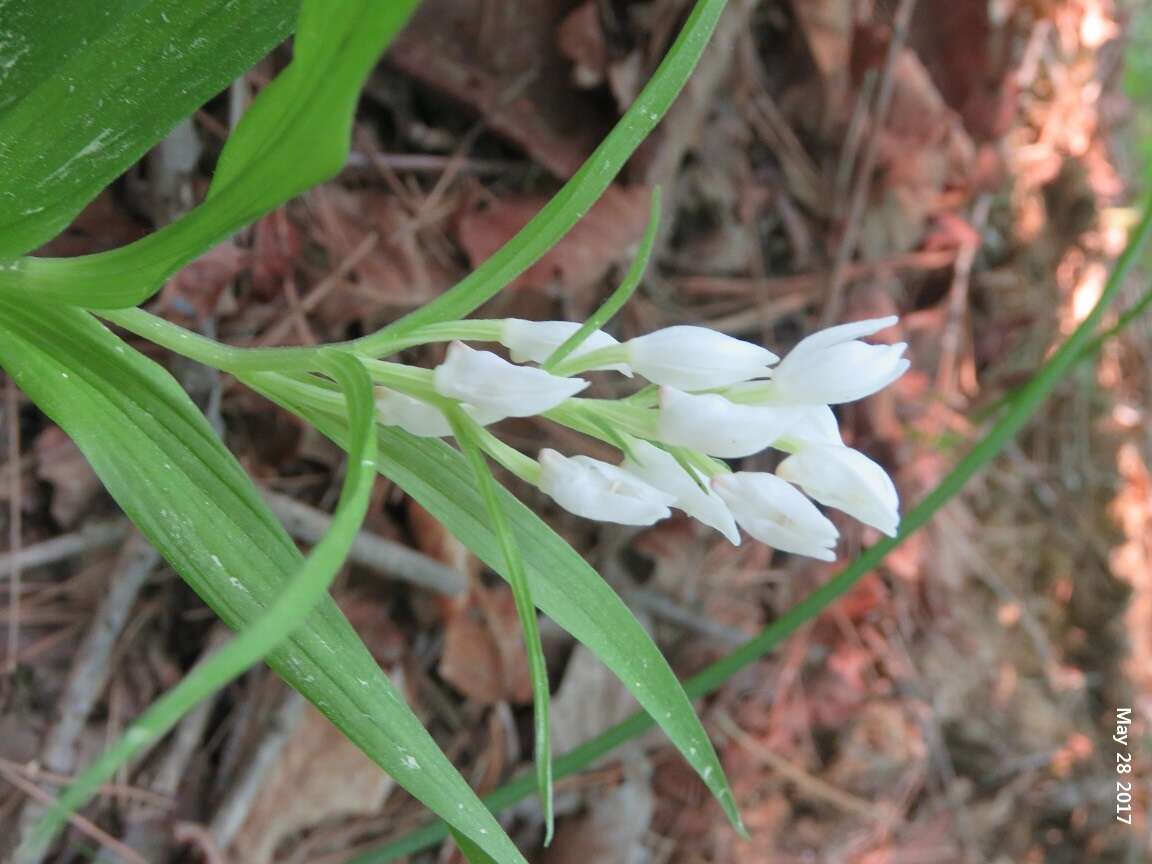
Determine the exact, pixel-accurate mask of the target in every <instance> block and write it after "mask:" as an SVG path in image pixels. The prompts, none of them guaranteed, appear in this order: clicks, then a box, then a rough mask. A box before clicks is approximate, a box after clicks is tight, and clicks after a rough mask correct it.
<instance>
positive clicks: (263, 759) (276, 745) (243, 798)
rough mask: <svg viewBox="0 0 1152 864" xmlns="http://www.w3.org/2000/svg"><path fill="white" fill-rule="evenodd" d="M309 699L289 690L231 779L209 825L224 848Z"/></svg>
mask: <svg viewBox="0 0 1152 864" xmlns="http://www.w3.org/2000/svg"><path fill="white" fill-rule="evenodd" d="M306 704H307V703H306V702H305V700H304V697H303V696H301V695H300V694H299V693H297V692H295V691H289V692H288V694H287V695H286V696H285V698H284V700H283V702H282V703H281V704H280V706H279V707H278V708H277V709H276V713H275V717H274V719H273V721H272V723H271V724H269V725H270V731H269V732H268V734H266V735H265V736H264V737H263V738H262V739H261V740H260V744H259V745H258V746H257V747H256V751H255V752H254V753H253V754H252V755H251V757H250V758H249V759H248V761H247V763H246V764H245V766H244V768H243V770H242V771H241V772H240V776H239V777H238V778H237V779H236V781H235V782H233V783H232V785H231V787H230V788H229V790H228V794H227V796H226V797H225V798H224V801H223V802H222V803H221V804H220V807H219V809H218V810H217V811H216V815H215V816H213V817H212V823H211V826H210V827H209V829H208V831H209V836H211V837H212V839H213V841H215V843H216V845H217V846H219V848H221V849H227V848H228V846H230V845H231V843H232V841H233V840H235V839H236V835H237V834H238V833H239V832H240V829H241V827H243V825H244V822H245V820H246V819H247V818H248V814H249V812H250V811H251V810H252V805H253V804H255V803H256V797H257V795H259V793H260V790H261V789H262V788H263V785H264V779H265V777H266V776H267V775H268V772H269V771H270V770H271V769H272V767H273V766H274V765H275V764H276V762H277V761H278V760H279V758H280V753H281V751H282V750H283V749H284V745H285V744H287V743H288V739H289V738H291V737H292V732H293V731H294V730H295V728H296V724H297V723H298V722H299V721H300V718H301V717H302V716H303V714H304V706H305V705H306Z"/></svg>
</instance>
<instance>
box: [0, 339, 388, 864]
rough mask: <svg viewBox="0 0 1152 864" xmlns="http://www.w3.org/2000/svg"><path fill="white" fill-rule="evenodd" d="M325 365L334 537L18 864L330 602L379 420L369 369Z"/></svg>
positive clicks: (88, 784)
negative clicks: (345, 436)
mask: <svg viewBox="0 0 1152 864" xmlns="http://www.w3.org/2000/svg"><path fill="white" fill-rule="evenodd" d="M324 365H325V367H326V371H328V372H329V373H330V374H331V375H332V377H333V378H334V379H335V380H336V381H337V382H338V383H339V384H340V387H341V389H342V390H343V392H344V396H345V398H346V400H347V403H348V406H349V409H348V429H349V450H348V466H347V469H346V471H345V475H344V484H343V488H342V489H341V492H340V500H339V503H338V505H337V507H336V513H335V515H334V516H333V519H332V525H331V527H330V528H329V530H328V532H327V533H326V534H325V535H324V537H323V538H322V539H321V540H320V542H319V543H317V544H316V546H315V548H313V550H312V552H311V553H310V554H309V555H308V557H307V558H305V559H304V561H303V562H302V563H301V565H300V567H299V569H298V571H297V572H296V574H295V575H294V576H293V577H292V579H291V581H289V582H288V583H287V584H286V585H285V586H284V589H283V590H282V591H281V592H280V594H279V596H277V597H276V599H275V600H274V601H273V602H272V605H271V606H269V607H268V609H267V610H266V611H265V612H263V613H261V615H260V616H259V617H258V618H257V619H256V620H255V621H253V622H252V623H251V624H249V625H248V626H247V627H245V628H244V630H243V631H241V632H240V633H239V634H238V635H237V636H236V638H234V639H233V640H232V641H231V642H229V643H228V644H227V645H225V646H224V647H223V648H222V649H221V650H220V651H219V652H217V653H216V654H215V655H214V656H213V657H212V658H211V659H210V660H209V661H207V662H205V663H203V664H200V665H198V666H196V667H195V668H193V669H192V671H191V672H189V673H188V675H187V676H186V677H185V678H184V680H182V681H181V682H180V683H179V684H177V685H176V686H175V687H173V688H172V689H171V690H169V691H168V692H167V693H165V694H164V695H163V696H161V697H160V698H159V699H157V700H156V701H155V702H154V703H153V704H152V705H151V706H149V708H148V710H146V711H145V712H144V713H143V714H141V715H140V716H139V717H138V718H137V719H136V720H134V721H133V722H132V723H131V724H129V726H128V728H127V729H126V730H125V732H124V733H123V735H121V736H120V738H119V739H118V740H117V741H116V742H115V743H114V744H113V745H112V746H111V747H109V748H108V749H107V750H105V751H104V753H103V754H102V755H101V756H100V758H99V759H97V760H96V761H95V762H94V763H93V764H92V765H90V766H89V767H88V768H87V769H85V770H84V771H83V772H82V773H81V774H80V776H79V777H78V778H77V779H76V780H75V781H74V782H73V783H71V784H70V785H69V786H68V788H67V789H66V790H65V791H64V793H63V794H62V795H61V796H60V797H59V798H58V799H57V800H56V802H55V804H54V806H52V807H51V808H50V809H49V810H48V811H47V812H46V813H45V814H44V816H43V817H42V819H41V821H40V822H39V824H38V825H37V826H36V829H35V830H34V832H33V833H32V835H31V836H30V837H29V838H28V840H27V842H26V844H25V846H24V847H23V848H21V849H20V850H18V851H17V861H19V860H20V857H21V855H23V854H28V855H29V857H30V859H34V860H39V859H40V858H41V857H42V855H43V853H44V851H45V850H46V849H47V847H48V845H49V844H50V843H51V842H52V840H53V839H54V838H55V836H56V834H57V832H59V830H60V829H61V828H62V827H63V825H64V823H65V821H66V820H67V819H68V817H69V816H70V815H71V814H72V813H73V812H75V811H76V810H77V809H78V808H80V807H83V806H84V805H85V804H86V803H87V802H88V801H89V799H90V798H91V797H92V795H94V794H95V793H96V791H97V790H98V789H99V788H100V786H101V785H102V784H103V783H105V782H106V781H107V780H108V779H109V778H111V777H112V776H113V775H115V773H116V772H117V771H118V770H119V769H120V768H121V767H123V766H124V765H125V764H126V763H127V762H128V760H129V759H131V758H132V757H133V756H135V755H136V754H137V753H138V752H140V750H142V749H143V748H145V747H147V746H149V745H150V744H153V743H155V742H156V741H157V740H159V739H160V738H161V737H163V736H164V735H165V734H167V732H168V731H169V730H170V729H171V728H172V727H173V726H175V725H176V724H177V723H178V722H179V721H180V718H181V717H183V716H184V715H185V714H187V713H188V712H189V711H191V710H192V708H194V707H195V706H196V705H197V704H198V703H199V702H201V701H202V700H204V699H206V698H207V697H208V696H210V695H212V694H213V693H215V692H216V691H217V690H219V689H220V688H221V687H223V686H225V685H226V684H228V683H229V682H230V681H232V680H233V679H234V678H236V677H237V676H239V675H241V674H242V673H244V672H245V671H246V670H247V669H248V668H250V667H251V666H252V665H253V664H255V663H257V662H259V661H260V660H262V659H264V657H266V656H267V655H268V654H269V653H270V652H271V651H272V650H273V649H274V648H276V646H277V645H279V644H280V643H281V642H283V641H284V640H285V639H286V638H287V637H288V636H290V635H291V634H292V632H293V631H294V630H296V628H297V627H299V626H300V625H301V624H303V623H304V621H305V619H307V618H308V616H309V615H310V614H311V613H312V610H313V609H315V608H316V604H317V603H319V602H320V601H321V600H322V599H323V598H324V597H325V596H327V593H328V588H329V586H330V585H331V584H332V580H333V579H334V578H335V577H336V574H337V572H339V570H340V567H341V566H343V564H344V560H345V559H346V558H347V557H348V551H349V549H350V548H351V546H352V542H353V540H355V539H356V535H357V534H358V533H359V531H360V525H361V523H362V522H363V521H364V515H365V514H366V513H367V512H368V503H369V500H370V496H371V493H372V482H373V480H375V479H376V441H375V435H374V431H375V419H376V418H375V409H374V404H373V399H372V382H371V381H370V380H369V378H368V374H367V373H366V372H365V371H364V367H363V366H362V365H360V363H358V362H357V361H356V360H354V359H353V358H351V357H350V356H348V355H347V354H341V353H337V352H330V353H328V354H327V355H325V356H324Z"/></svg>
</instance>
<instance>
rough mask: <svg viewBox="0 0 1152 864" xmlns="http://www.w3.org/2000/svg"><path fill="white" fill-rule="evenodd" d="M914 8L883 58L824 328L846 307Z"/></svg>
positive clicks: (910, 0) (895, 27)
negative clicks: (851, 266) (847, 279)
mask: <svg viewBox="0 0 1152 864" xmlns="http://www.w3.org/2000/svg"><path fill="white" fill-rule="evenodd" d="M915 8H916V0H900V6H899V8H897V10H896V16H895V20H894V21H893V23H892V41H891V42H889V43H888V56H887V57H885V58H884V70H883V71H882V72H881V73H880V84H879V86H878V87H877V93H876V106H875V110H874V111H873V112H872V134H871V135H870V136H869V138H868V146H867V147H866V148H865V149H864V155H863V157H862V158H861V160H860V165H859V168H858V169H857V174H856V185H855V187H854V188H853V190H852V200H851V201H850V202H849V205H848V219H847V221H846V222H845V225H844V234H843V236H842V237H841V238H840V247H839V248H838V249H837V250H836V263H835V265H834V267H833V268H832V281H831V282H830V283H829V284H828V293H827V295H826V296H825V300H824V311H823V313H822V314H821V321H822V323H823V324H824V326H827V325H829V324H831V323H833V322H834V321H836V320H837V319H838V318H839V317H840V311H841V307H842V306H843V305H844V283H845V278H844V276H845V272H846V271H847V268H848V263H849V262H850V261H851V260H852V256H853V255H855V254H856V244H857V242H858V241H859V238H860V223H861V222H862V221H863V218H864V206H865V204H866V202H867V200H868V191H869V189H870V188H871V186H872V172H873V171H874V170H875V168H876V157H877V156H878V155H879V153H880V136H881V132H882V131H883V127H884V122H885V120H886V119H887V117H888V107H889V106H890V105H891V103H892V91H893V89H894V83H895V79H896V76H895V71H896V62H897V61H898V60H899V59H900V55H901V53H902V52H903V51H904V43H905V42H906V41H907V39H908V23H909V21H910V20H911V19H912V12H913V10H914V9H915Z"/></svg>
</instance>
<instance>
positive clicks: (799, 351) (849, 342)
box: [764, 315, 909, 405]
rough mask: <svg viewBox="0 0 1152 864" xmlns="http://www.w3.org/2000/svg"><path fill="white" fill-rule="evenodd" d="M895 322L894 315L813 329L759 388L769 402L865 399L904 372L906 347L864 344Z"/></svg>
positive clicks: (806, 402)
mask: <svg viewBox="0 0 1152 864" xmlns="http://www.w3.org/2000/svg"><path fill="white" fill-rule="evenodd" d="M897 320H898V319H897V318H896V316H895V315H891V316H889V317H887V318H874V319H872V320H870V321H856V322H854V323H851V324H841V325H839V326H837V327H829V328H828V329H826V330H819V331H817V332H816V333H813V334H812V335H811V336H808V337H807V338H805V339H803V340H801V341H800V343H799V344H798V345H797V346H796V347H795V348H793V349H792V350H791V351H790V352H789V353H788V356H787V357H785V358H784V359H783V360H781V361H780V365H779V366H777V367H776V368H775V369H773V370H772V380H771V382H770V383H769V384H768V385H767V386H766V387H765V388H764V390H765V393H766V394H769V399H770V401H779V402H793V403H805V404H824V405H835V404H838V403H841V402H852V401H853V400H855V399H862V398H864V397H865V396H870V395H871V394H873V393H875V392H876V391H877V390H882V389H883V388H885V387H887V386H888V385H889V384H891V383H892V382H893V381H895V380H896V379H897V378H899V377H900V376H901V375H903V374H904V372H905V371H907V369H908V366H909V362H908V361H907V360H906V359H904V356H903V355H904V349H905V348H907V347H908V346H907V344H906V343H904V342H899V343H897V344H895V345H870V344H868V343H866V342H860V341H858V338H857V337H860V336H871V335H872V334H873V333H876V332H878V331H880V330H883V329H885V328H886V327H891V326H892V325H893V324H895V323H896V321H897Z"/></svg>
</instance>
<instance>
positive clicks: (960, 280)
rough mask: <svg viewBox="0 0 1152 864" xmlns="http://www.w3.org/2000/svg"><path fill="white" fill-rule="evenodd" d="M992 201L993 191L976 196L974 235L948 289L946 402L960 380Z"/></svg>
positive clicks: (939, 374)
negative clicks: (973, 280)
mask: <svg viewBox="0 0 1152 864" xmlns="http://www.w3.org/2000/svg"><path fill="white" fill-rule="evenodd" d="M991 204H992V196H991V195H981V196H980V197H979V198H978V199H977V200H976V204H975V206H974V207H973V208H972V223H971V224H972V228H973V229H975V232H974V234H975V236H973V237H971V238H968V239H967V240H965V242H963V243H962V244H961V246H960V249H959V250H958V251H957V252H956V263H955V265H953V269H952V285H951V287H950V288H949V290H948V318H947V321H946V322H945V325H944V334H943V336H942V337H941V339H940V365H939V366H938V367H937V370H936V390H937V392H938V393H939V394H940V396H941V397H942V399H943V401H944V402H945V403H947V402H950V401H951V398H952V396H953V395H954V393H955V392H956V388H957V384H958V383H959V382H958V381H957V380H956V376H957V371H956V370H957V366H958V364H959V356H960V331H961V330H962V329H963V325H964V313H965V312H966V311H967V309H968V286H969V282H970V277H971V275H972V264H973V263H974V262H975V260H976V253H977V252H979V251H980V240H981V235H982V234H983V231H984V223H985V222H986V221H987V220H988V210H989V208H990V207H991Z"/></svg>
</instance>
